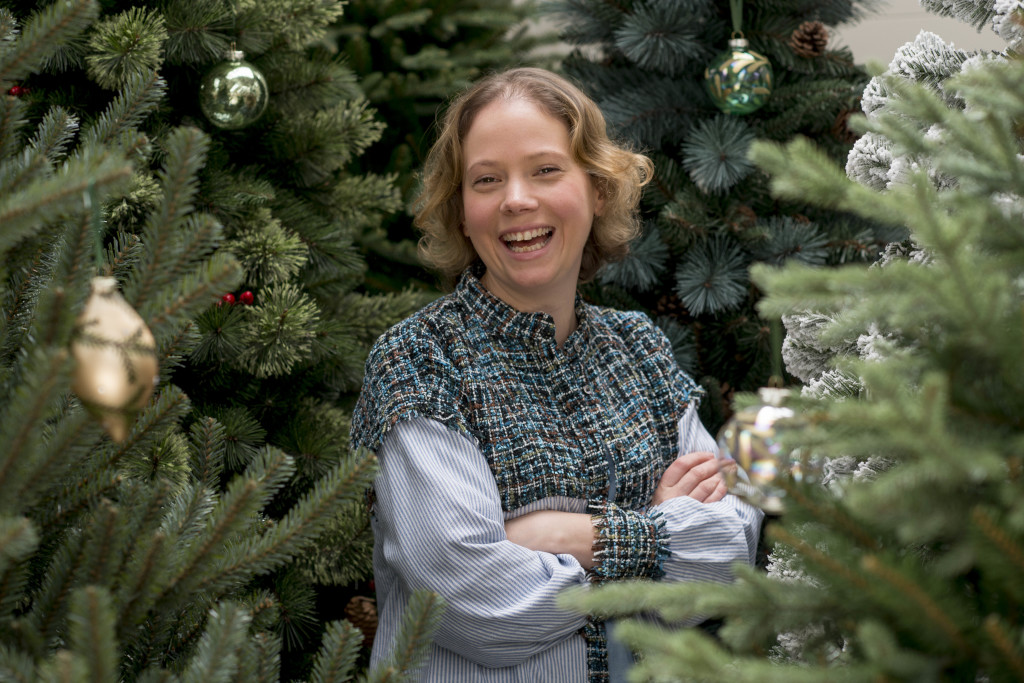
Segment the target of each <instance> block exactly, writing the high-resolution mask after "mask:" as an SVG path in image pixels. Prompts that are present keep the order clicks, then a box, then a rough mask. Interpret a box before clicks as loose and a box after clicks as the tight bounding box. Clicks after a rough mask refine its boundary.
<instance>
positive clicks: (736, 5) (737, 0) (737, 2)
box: [729, 0, 743, 37]
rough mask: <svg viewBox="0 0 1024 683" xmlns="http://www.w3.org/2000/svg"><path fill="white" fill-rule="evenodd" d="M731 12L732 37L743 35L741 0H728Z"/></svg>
mask: <svg viewBox="0 0 1024 683" xmlns="http://www.w3.org/2000/svg"><path fill="white" fill-rule="evenodd" d="M729 10H730V13H731V14H732V33H733V36H734V37H743V30H742V29H743V0H729Z"/></svg>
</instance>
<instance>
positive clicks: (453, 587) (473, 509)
mask: <svg viewBox="0 0 1024 683" xmlns="http://www.w3.org/2000/svg"><path fill="white" fill-rule="evenodd" d="M378 457H379V460H380V471H379V474H378V476H377V478H376V480H375V482H374V489H375V492H376V502H375V507H374V517H375V519H374V532H375V535H376V543H377V545H378V547H377V549H376V551H375V555H376V559H375V564H377V563H378V562H383V563H384V564H386V565H387V569H388V573H389V574H390V573H391V572H392V571H393V572H394V576H395V577H396V586H394V588H397V589H398V590H399V591H400V592H402V593H406V594H408V593H409V592H411V591H413V590H417V589H420V588H425V589H429V590H432V591H435V592H437V593H438V594H440V595H441V596H442V597H444V599H445V601H446V602H447V608H446V610H445V612H444V616H443V618H442V622H441V625H440V627H439V629H438V631H437V633H436V635H435V644H436V647H435V653H434V655H435V656H438V655H440V656H446V655H445V654H444V653H443V652H440V651H438V650H437V648H441V649H442V650H447V651H448V654H451V653H454V654H456V655H458V656H461V657H464V658H466V659H468V660H470V661H472V662H475V663H476V664H478V665H481V666H485V667H488V668H491V667H508V666H517V665H520V664H523V663H525V662H526V661H527V660H528V659H530V658H531V657H535V656H536V655H538V654H540V653H544V652H546V651H552V648H554V651H559V650H561V651H562V653H563V656H564V652H565V650H564V648H555V647H554V646H555V645H556V644H558V643H563V645H564V644H565V642H564V641H566V640H567V639H569V638H570V637H571V636H573V635H574V634H576V632H577V631H578V630H579V629H580V628H581V627H582V626H583V625H584V623H585V618H584V617H582V616H580V615H579V614H574V613H571V612H568V611H566V610H563V609H561V608H560V607H558V605H557V603H556V598H557V596H558V594H559V593H560V592H561V591H562V590H563V589H565V588H568V587H570V586H577V585H582V584H585V583H586V582H587V579H586V574H585V572H584V570H583V568H582V567H581V566H580V564H579V563H578V562H577V561H576V560H575V559H574V558H573V557H571V556H570V555H552V554H550V553H543V552H535V551H532V550H529V549H527V548H524V547H522V546H519V545H516V544H513V543H512V542H510V541H508V540H507V539H506V537H505V525H504V517H503V514H502V510H501V505H500V502H499V501H500V498H499V495H498V490H497V486H496V484H495V481H494V477H493V475H492V474H491V471H490V469H489V468H488V466H487V463H486V461H485V460H484V456H483V454H482V453H481V452H480V450H479V448H478V447H477V446H476V444H475V443H474V442H473V441H472V440H471V439H470V438H468V437H466V436H464V435H462V434H459V433H457V432H454V431H452V430H449V429H447V428H446V427H445V426H444V425H442V424H441V423H439V422H436V421H433V420H428V419H421V418H417V419H412V420H407V421H402V422H399V423H398V424H396V425H395V426H394V427H393V428H392V429H391V430H390V431H389V432H388V434H387V435H386V437H385V439H384V441H383V443H382V445H381V448H380V449H379V451H378ZM379 584H380V582H379V581H378V589H380V588H381V586H380V585H379ZM382 616H383V615H382ZM379 635H382V634H379ZM549 654H552V652H549ZM580 654H582V652H581V651H580ZM543 658H544V657H543V655H542V659H543ZM534 663H536V662H534ZM435 664H436V662H435ZM551 664H553V663H549V666H550V665H551ZM566 664H567V662H562V663H561V666H565V665H566ZM573 664H575V663H573ZM578 664H579V665H584V662H583V661H582V657H581V661H579V663H578ZM571 668H576V667H575V666H573V667H571ZM572 678H575V676H573V677H572ZM566 680H569V679H568V678H567V679H566Z"/></svg>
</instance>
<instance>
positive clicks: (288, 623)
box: [0, 0, 435, 681]
mask: <svg viewBox="0 0 1024 683" xmlns="http://www.w3.org/2000/svg"><path fill="white" fill-rule="evenodd" d="M340 10H341V3H335V2H327V3H318V4H317V5H316V6H315V7H313V6H310V5H308V4H307V3H302V2H294V3H293V2H290V1H283V2H275V3H269V2H268V3H262V2H261V3H237V4H232V5H231V6H228V5H225V4H224V3H221V2H204V1H202V0H190V1H182V2H159V3H141V2H140V3H103V4H100V3H97V2H95V1H94V0H69V1H68V2H63V1H62V2H59V3H52V4H50V3H43V2H40V3H19V4H18V5H16V6H12V7H6V6H2V5H0V86H2V88H3V91H4V92H7V93H11V94H8V95H6V96H3V97H0V186H2V188H3V192H2V193H0V224H2V225H3V230H2V231H0V252H2V261H0V263H2V272H0V282H2V283H3V288H2V290H0V291H2V297H3V298H2V300H3V312H4V316H3V318H2V320H3V323H2V325H3V327H2V329H0V382H2V387H3V389H2V391H0V416H2V427H0V429H2V430H3V431H4V434H3V436H2V437H0V438H2V440H3V443H4V449H3V451H2V452H0V527H2V528H3V529H4V531H3V532H2V533H0V678H3V679H7V678H11V679H14V680H50V679H58V678H59V679H61V680H72V679H73V680H157V679H159V680H169V679H170V678H171V677H177V678H180V679H181V680H203V681H210V680H221V679H227V678H237V679H241V680H247V681H248V680H253V681H255V680H278V679H281V678H286V679H289V680H291V679H296V678H306V677H311V678H314V679H316V680H339V679H340V678H344V677H345V676H349V675H352V674H354V673H356V671H357V668H358V663H357V662H358V660H359V657H360V656H361V655H360V645H359V643H360V640H361V637H360V636H359V634H358V633H357V632H356V631H355V629H354V628H353V627H352V626H351V625H349V624H347V622H345V621H344V614H343V608H344V600H341V599H340V598H338V597H337V596H338V594H339V593H341V594H342V595H344V594H345V590H346V589H345V588H344V587H345V586H348V585H351V584H353V582H356V581H358V580H360V579H364V578H365V577H367V575H368V572H369V563H368V549H369V547H370V543H371V540H372V539H371V538H370V535H369V533H368V530H367V521H366V520H367V517H366V512H365V504H364V498H363V496H364V491H365V488H366V486H367V485H368V483H369V481H370V479H371V477H372V476H373V471H374V462H373V458H372V456H371V455H370V454H366V453H350V452H349V449H348V445H347V438H346V436H347V431H348V430H347V413H346V402H347V401H348V400H350V399H354V396H352V394H353V393H354V391H355V390H356V389H358V386H359V382H360V377H361V373H362V363H363V357H364V356H365V352H366V350H367V349H368V347H369V344H370V342H371V341H372V339H373V338H375V336H376V335H377V334H378V332H379V331H380V330H382V329H383V328H385V327H386V326H387V325H388V324H390V323H391V322H392V321H393V320H394V319H396V318H400V317H403V316H404V315H406V314H407V312H408V311H409V310H410V309H412V308H414V307H416V306H418V305H419V304H420V301H419V300H418V299H416V298H415V297H413V296H411V295H410V296H406V295H396V296H390V297H371V296H365V295H362V294H359V293H358V292H357V291H356V287H357V285H358V284H359V283H360V280H361V276H362V272H363V267H364V266H363V264H362V262H361V260H360V258H359V257H358V254H357V253H356V249H355V247H354V246H353V235H354V234H357V233H358V232H359V230H360V229H361V227H362V226H363V225H364V224H365V223H367V222H371V223H372V222H373V221H375V220H378V219H379V217H380V215H381V214H382V213H384V212H386V211H389V210H391V209H392V208H393V207H395V206H396V205H397V200H396V194H395V192H394V190H393V188H392V187H391V185H390V183H389V182H388V181H387V180H386V179H384V178H380V177H376V176H373V175H371V174H366V175H352V174H349V173H347V172H346V171H345V166H346V164H347V163H348V162H349V161H350V160H351V159H352V158H353V157H355V156H358V154H359V153H360V152H361V151H362V150H363V149H364V148H365V147H366V145H367V144H369V142H370V141H372V140H373V139H375V137H376V135H378V134H379V131H380V124H378V123H375V122H374V121H373V119H372V113H371V112H370V110H369V109H368V108H367V106H366V104H365V102H364V101H362V99H361V98H360V96H359V93H358V91H357V90H356V89H355V88H354V86H353V85H352V83H353V78H352V75H351V73H350V72H348V71H346V70H345V69H344V68H343V67H341V66H340V65H339V64H338V62H337V60H336V59H335V58H333V57H331V56H329V55H327V54H326V53H324V52H323V51H321V50H316V49H312V50H311V49H309V48H307V45H309V44H311V43H312V42H315V41H316V40H317V38H318V37H319V36H322V35H323V33H324V30H325V27H326V26H327V25H328V24H330V23H331V22H332V21H334V20H335V19H336V18H337V17H338V15H339V13H340ZM233 41H237V43H238V46H239V47H242V48H244V49H245V51H246V56H247V59H251V60H252V64H253V65H254V66H255V67H256V68H258V69H259V70H260V71H261V72H262V73H263V74H265V76H266V81H267V85H268V93H267V94H268V102H267V106H266V110H265V111H264V112H262V113H261V114H260V115H258V116H254V117H251V120H250V121H248V125H247V126H242V127H241V128H224V127H222V126H218V125H215V124H213V123H212V122H210V121H209V120H208V119H207V118H206V117H205V116H204V115H203V114H202V113H201V108H200V82H201V80H202V78H203V75H204V74H205V73H208V72H209V70H210V69H211V68H214V67H215V66H216V65H218V64H220V63H221V62H222V61H223V54H224V50H225V48H227V47H228V46H229V44H230V43H231V42H233ZM15 88H17V91H16V93H12V92H11V91H12V90H14V89H15ZM94 275H102V276H104V277H105V278H109V280H108V281H107V284H110V283H111V281H112V283H113V284H114V285H115V288H116V289H117V290H118V291H120V293H121V294H123V296H124V299H125V300H126V301H127V303H128V304H129V305H130V306H131V307H132V309H134V311H136V312H137V313H138V315H139V316H140V317H141V318H142V320H143V321H145V324H146V327H147V329H148V330H149V331H150V332H151V333H152V338H153V344H149V343H148V339H146V337H145V335H142V334H141V332H138V331H134V332H130V333H129V334H128V335H127V336H124V337H122V338H117V339H113V340H111V339H107V338H103V337H101V335H99V334H96V333H94V328H97V327H98V328H101V329H103V328H105V327H107V326H108V325H103V324H101V325H93V324H92V323H93V322H94V321H100V322H102V321H108V322H109V318H107V317H106V316H105V315H104V316H99V315H96V316H94V315H93V314H91V313H87V315H86V316H84V318H83V319H81V320H80V321H79V322H78V323H76V320H78V315H79V312H80V311H81V310H82V307H83V303H84V302H85V300H86V297H87V295H88V293H89V283H90V280H91V279H92V277H93V276H94ZM228 293H230V294H231V297H230V298H229V297H228V296H227V294H228ZM132 329H133V330H134V329H135V328H132ZM144 342H145V343H144ZM90 347H111V348H114V349H116V350H117V352H118V353H117V354H114V357H113V361H112V362H111V361H106V360H102V361H97V360H88V359H86V358H85V356H84V355H78V358H79V360H78V361H77V362H78V363H79V364H80V366H79V367H80V368H81V369H88V370H96V369H97V367H93V366H92V364H94V363H102V365H100V366H99V368H100V369H102V368H109V369H112V370H118V371H127V373H128V376H129V377H134V379H136V380H138V382H136V384H138V383H141V384H145V382H146V377H147V375H144V374H143V372H142V371H141V370H139V368H138V366H135V365H134V364H130V365H125V366H124V367H122V366H121V365H120V363H122V362H124V361H127V360H128V359H129V357H130V356H132V355H133V354H135V353H136V352H138V353H142V354H143V355H146V354H149V357H150V358H152V357H153V356H155V359H156V361H157V365H158V367H159V371H158V375H157V379H156V386H155V388H154V387H153V386H152V385H153V377H152V375H148V376H149V380H148V381H149V384H150V388H154V389H155V390H154V395H153V397H152V399H150V400H148V401H146V402H145V403H144V405H142V406H141V407H140V409H139V410H138V414H137V415H136V416H133V419H130V420H128V421H127V422H126V423H125V424H124V427H125V432H124V433H118V434H117V435H115V434H114V433H113V432H112V433H111V436H117V437H119V438H118V439H117V440H114V439H111V438H108V437H107V436H106V435H105V432H104V431H103V429H102V427H101V426H100V423H99V422H98V421H96V420H94V419H93V418H92V417H91V416H90V414H89V413H88V412H87V411H86V410H85V408H84V406H83V403H82V400H84V399H85V396H84V394H85V391H84V390H82V389H76V391H77V392H78V394H79V395H78V396H77V397H76V395H75V394H74V393H71V388H72V375H73V373H74V371H75V366H74V365H73V364H74V363H75V362H76V361H75V360H74V359H73V356H74V355H75V354H73V353H72V350H74V349H76V348H84V349H85V350H89V348H90ZM154 347H155V352H154V350H153V349H154ZM118 354H120V355H118ZM86 386H98V385H97V384H96V381H94V382H93V383H92V385H86ZM101 393H102V392H101ZM107 393H109V391H108V392H107ZM125 395H126V396H128V397H129V398H130V399H131V400H135V399H138V398H141V397H142V393H139V392H136V391H135V390H134V389H131V390H129V391H127V392H126V394H125ZM90 400H92V399H90ZM93 402H94V401H93ZM116 407H119V408H120V407H128V408H133V409H134V408H136V407H138V406H135V405H129V404H128V403H126V402H125V401H118V403H117V406H116ZM132 412H134V410H133V411H132ZM323 593H326V597H325V596H324V595H323ZM329 598H334V600H333V601H332V600H331V599H329ZM433 602H434V599H433V598H432V597H431V596H422V598H421V599H420V601H419V602H418V603H417V605H416V609H414V610H413V611H412V612H410V621H409V628H408V630H407V632H406V636H407V637H408V638H409V641H408V644H409V645H410V648H408V649H407V650H406V651H405V655H404V656H405V658H404V659H403V660H402V661H400V662H394V663H393V664H394V667H395V669H394V670H392V671H383V672H377V673H378V674H380V675H381V676H394V675H395V673H396V672H402V671H406V670H408V669H410V668H411V667H412V666H414V665H415V658H416V653H417V651H419V649H420V646H422V645H423V644H424V643H426V642H428V641H429V638H428V637H426V634H428V633H429V629H430V624H431V619H432V615H433V614H435V611H434V610H433V609H431V604H432V603H433ZM375 675H376V674H375Z"/></svg>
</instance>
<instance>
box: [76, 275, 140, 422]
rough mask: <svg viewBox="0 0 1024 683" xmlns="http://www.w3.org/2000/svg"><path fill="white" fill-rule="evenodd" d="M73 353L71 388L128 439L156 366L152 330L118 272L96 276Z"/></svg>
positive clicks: (77, 326) (86, 404)
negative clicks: (127, 296)
mask: <svg viewBox="0 0 1024 683" xmlns="http://www.w3.org/2000/svg"><path fill="white" fill-rule="evenodd" d="M71 355H72V357H73V358H74V359H75V369H74V372H73V373H72V378H71V390H72V391H74V392H75V395H76V396H78V398H79V400H80V401H81V402H82V404H83V405H84V406H85V407H86V409H87V410H88V411H89V412H91V413H92V414H93V415H94V416H95V417H96V418H97V419H98V420H99V421H100V424H102V425H103V428H104V429H106V430H107V433H108V434H109V435H110V437H111V438H112V439H113V440H114V441H117V442H122V441H124V440H125V438H127V436H128V426H129V423H130V421H131V420H132V419H133V418H134V416H135V413H136V412H138V411H139V410H141V409H142V407H143V406H145V405H146V402H147V401H149V397H150V396H151V395H152V393H153V387H154V385H155V384H156V382H157V379H158V377H157V371H158V367H157V361H156V342H155V340H154V339H153V335H152V334H151V333H150V331H149V328H147V327H146V323H145V322H144V321H143V320H142V318H141V317H140V316H139V314H138V313H136V312H135V309H133V308H132V307H131V306H130V305H128V302H127V301H125V300H124V298H123V297H122V296H121V294H120V292H118V291H117V281H116V280H115V279H114V278H112V277H95V278H93V279H92V283H91V288H90V293H89V298H88V299H87V300H86V302H85V307H84V308H83V309H82V312H81V314H80V315H79V316H78V319H77V320H76V321H75V328H74V332H73V336H72V341H71Z"/></svg>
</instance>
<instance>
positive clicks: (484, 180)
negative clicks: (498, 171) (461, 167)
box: [473, 175, 497, 185]
mask: <svg viewBox="0 0 1024 683" xmlns="http://www.w3.org/2000/svg"><path fill="white" fill-rule="evenodd" d="M496 181H497V178H495V177H494V176H489V175H485V176H482V177H480V178H477V179H476V180H474V181H473V184H474V185H486V184H488V183H493V182H496Z"/></svg>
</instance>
